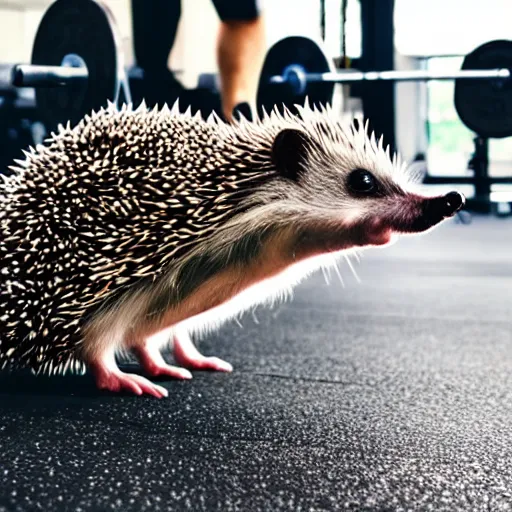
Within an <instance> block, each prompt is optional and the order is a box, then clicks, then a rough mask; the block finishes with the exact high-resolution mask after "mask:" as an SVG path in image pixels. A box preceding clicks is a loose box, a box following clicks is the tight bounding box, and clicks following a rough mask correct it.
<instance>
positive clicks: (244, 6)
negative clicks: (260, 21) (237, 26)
mask: <svg viewBox="0 0 512 512" xmlns="http://www.w3.org/2000/svg"><path fill="white" fill-rule="evenodd" d="M212 3H213V5H214V6H215V9H216V11H217V14H218V15H219V18H220V19H221V20H222V21H249V20H253V19H254V18H257V17H258V16H259V15H260V13H261V0H212Z"/></svg>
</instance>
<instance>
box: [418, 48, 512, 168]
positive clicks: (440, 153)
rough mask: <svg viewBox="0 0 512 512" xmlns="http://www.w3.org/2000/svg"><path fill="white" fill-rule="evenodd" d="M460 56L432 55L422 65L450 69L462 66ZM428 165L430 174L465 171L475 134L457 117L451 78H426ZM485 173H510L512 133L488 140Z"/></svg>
mask: <svg viewBox="0 0 512 512" xmlns="http://www.w3.org/2000/svg"><path fill="white" fill-rule="evenodd" d="M463 60H464V57H463V56H459V57H432V58H428V59H426V67H427V69H430V70H435V71H446V72H451V71H454V70H458V69H460V68H461V66H462V61H463ZM427 90H428V100H427V101H428V108H427V119H426V129H427V133H428V140H429V146H428V152H427V159H428V167H429V172H430V174H432V175H443V174H445V175H461V174H466V173H467V166H468V162H469V160H470V159H471V156H472V154H473V152H474V143H473V139H474V137H475V134H474V133H473V132H472V131H471V130H469V129H468V128H467V127H466V126H465V125H464V123H463V122H462V121H461V120H460V118H459V116H458V114H457V111H456V109H455V105H454V91H455V82H454V81H452V80H448V81H432V82H427ZM489 175H490V176H512V137H508V138H505V139H490V140H489Z"/></svg>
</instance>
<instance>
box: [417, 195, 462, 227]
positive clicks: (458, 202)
mask: <svg viewBox="0 0 512 512" xmlns="http://www.w3.org/2000/svg"><path fill="white" fill-rule="evenodd" d="M465 203H466V198H465V197H464V196H463V195H462V194H460V193H459V192H450V193H449V194H446V195H445V196H442V197H435V198H432V199H429V200H427V203H426V207H425V209H424V215H425V216H426V218H427V220H433V221H437V220H438V219H439V221H440V220H442V219H444V218H446V217H451V216H453V215H455V214H456V213H457V212H458V211H459V210H460V209H461V208H462V207H463V206H464V204H465Z"/></svg>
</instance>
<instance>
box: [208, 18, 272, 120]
mask: <svg viewBox="0 0 512 512" xmlns="http://www.w3.org/2000/svg"><path fill="white" fill-rule="evenodd" d="M265 51H266V40H265V26H264V23H263V17H262V16H261V15H260V16H258V17H257V18H255V19H254V20H250V21H224V22H221V25H220V29H219V35H218V42H217V63H218V68H219V72H220V79H221V97H222V109H223V112H224V115H225V117H226V119H227V120H228V121H231V120H232V112H233V108H234V107H235V106H236V105H238V104H239V103H243V102H247V103H249V105H250V106H251V107H252V108H254V106H255V104H256V93H257V90H258V81H259V75H260V72H261V67H262V65H263V60H264V58H265Z"/></svg>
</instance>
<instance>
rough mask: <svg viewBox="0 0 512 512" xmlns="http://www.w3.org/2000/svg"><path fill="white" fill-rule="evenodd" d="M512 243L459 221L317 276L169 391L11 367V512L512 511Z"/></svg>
mask: <svg viewBox="0 0 512 512" xmlns="http://www.w3.org/2000/svg"><path fill="white" fill-rule="evenodd" d="M511 241H512V220H510V219H497V218H475V219H474V220H473V222H472V224H470V225H461V224H458V223H456V222H454V221H452V222H449V223H446V224H445V225H443V226H442V227H440V228H439V229H438V230H436V231H435V232H433V233H431V234H428V235H427V236H425V237H421V238H414V239H413V238H410V239H407V240H406V239H404V240H402V241H400V242H399V243H398V244H396V245H394V246H393V247H390V248H387V249H381V250H374V251H373V252H367V253H365V254H364V256H363V258H362V260H361V262H360V263H357V264H356V265H355V267H356V270H357V274H358V276H359V278H360V280H361V282H360V283H359V282H357V280H356V279H355V278H354V276H353V275H352V273H351V272H350V270H349V267H348V265H347V264H346V263H345V264H343V263H342V264H341V265H340V270H341V274H342V276H343V278H344V282H345V285H344V287H343V286H341V284H340V281H339V279H338V277H337V276H336V274H335V273H332V275H331V276H330V284H329V285H327V284H326V279H325V278H324V276H323V275H322V273H320V274H318V275H315V276H313V277H312V278H310V279H309V280H307V281H306V282H304V283H303V284H302V285H301V286H300V287H299V288H298V289H297V291H296V293H295V297H294V299H293V301H291V302H288V303H286V304H283V305H280V306H276V307H275V308H274V309H265V308H260V309H259V310H258V311H257V312H256V316H255V317H254V316H253V315H251V314H248V315H247V316H246V317H244V318H243V319H242V322H241V326H240V325H238V324H236V323H233V324H230V325H227V326H225V327H224V328H223V329H222V331H221V332H219V333H217V334H216V335H215V336H212V337H210V338H208V339H205V340H202V341H201V342H200V347H201V349H202V350H203V351H204V352H205V353H208V354H212V353H213V354H215V355H219V356H221V357H224V358H225V359H227V360H229V361H230V362H232V363H233V364H234V366H235V371H234V373H233V374H231V375H223V374H214V373H202V374H201V373H196V374H195V375H194V379H193V380H192V381H189V382H176V381H163V385H165V386H166V387H167V388H168V389H169V391H170V396H169V398H167V399H162V400H156V399H152V398H137V397H132V396H113V395H102V394H100V393H98V392H96V391H95V389H94V386H93V385H92V382H91V380H90V379H89V377H87V376H86V377H76V378H75V377H74V378H57V379H52V380H50V379H42V378H34V377H31V376H26V375H21V374H19V375H7V374H0V511H2V512H4V511H33V510H34V511H38V510H41V511H61V510H62V511H68V510H69V511H76V512H78V511H103V510H105V511H107V510H117V511H146V510H147V511H159V510H175V511H184V510H191V511H201V510H218V511H231V510H237V511H244V512H251V511H260V510H261V511H285V510H286V511H331V510H332V511H335V510H379V511H382V510H436V511H438V510H446V511H450V512H453V511H458V510H461V511H479V510H491V511H497V510H511V509H512V463H511V461H512V336H511V333H512V301H511V300H510V298H511V296H512V252H511V249H512V243H511Z"/></svg>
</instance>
